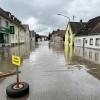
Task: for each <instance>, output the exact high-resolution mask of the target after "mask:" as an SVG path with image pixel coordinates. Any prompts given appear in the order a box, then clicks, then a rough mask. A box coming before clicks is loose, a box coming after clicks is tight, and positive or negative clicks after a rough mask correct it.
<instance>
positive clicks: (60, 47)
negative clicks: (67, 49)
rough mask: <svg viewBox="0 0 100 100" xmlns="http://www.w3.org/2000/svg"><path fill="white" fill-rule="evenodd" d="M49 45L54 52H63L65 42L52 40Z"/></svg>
mask: <svg viewBox="0 0 100 100" xmlns="http://www.w3.org/2000/svg"><path fill="white" fill-rule="evenodd" d="M48 46H49V49H51V50H52V51H53V52H56V53H63V51H64V45H63V43H52V42H50V43H49V45H48Z"/></svg>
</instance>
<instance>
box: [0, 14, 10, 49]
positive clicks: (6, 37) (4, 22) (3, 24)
mask: <svg viewBox="0 0 100 100" xmlns="http://www.w3.org/2000/svg"><path fill="white" fill-rule="evenodd" d="M7 24H8V25H7ZM0 26H1V27H4V28H7V29H9V28H10V21H9V20H7V19H5V18H4V17H2V16H0ZM0 34H2V35H3V37H2V39H3V40H4V42H0V47H2V45H4V44H5V45H6V44H7V45H9V41H10V40H9V36H10V33H7V32H0ZM0 36H1V35H0ZM0 39H1V38H0Z"/></svg>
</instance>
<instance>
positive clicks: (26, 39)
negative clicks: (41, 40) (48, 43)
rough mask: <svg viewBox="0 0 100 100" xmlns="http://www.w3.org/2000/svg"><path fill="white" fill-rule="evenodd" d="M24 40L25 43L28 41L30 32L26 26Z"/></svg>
mask: <svg viewBox="0 0 100 100" xmlns="http://www.w3.org/2000/svg"><path fill="white" fill-rule="evenodd" d="M25 41H26V43H29V42H30V32H29V28H28V27H27V28H26V34H25Z"/></svg>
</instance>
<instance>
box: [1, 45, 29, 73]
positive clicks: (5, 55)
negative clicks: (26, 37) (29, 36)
mask: <svg viewBox="0 0 100 100" xmlns="http://www.w3.org/2000/svg"><path fill="white" fill-rule="evenodd" d="M19 50H20V56H21V58H28V57H29V55H30V45H29V44H23V45H20V49H19V46H16V47H11V48H9V47H4V48H2V49H1V50H0V71H1V72H8V71H12V70H15V67H14V65H12V62H11V56H12V55H13V54H15V55H19Z"/></svg>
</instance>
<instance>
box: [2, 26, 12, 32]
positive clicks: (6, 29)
mask: <svg viewBox="0 0 100 100" xmlns="http://www.w3.org/2000/svg"><path fill="white" fill-rule="evenodd" d="M0 32H3V33H10V28H5V27H2V26H0Z"/></svg>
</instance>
